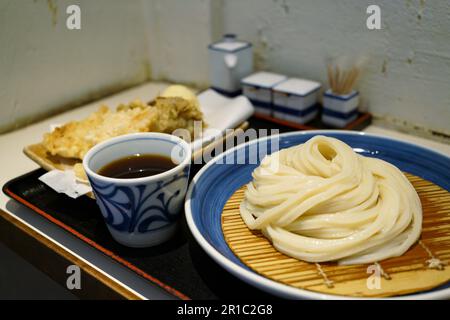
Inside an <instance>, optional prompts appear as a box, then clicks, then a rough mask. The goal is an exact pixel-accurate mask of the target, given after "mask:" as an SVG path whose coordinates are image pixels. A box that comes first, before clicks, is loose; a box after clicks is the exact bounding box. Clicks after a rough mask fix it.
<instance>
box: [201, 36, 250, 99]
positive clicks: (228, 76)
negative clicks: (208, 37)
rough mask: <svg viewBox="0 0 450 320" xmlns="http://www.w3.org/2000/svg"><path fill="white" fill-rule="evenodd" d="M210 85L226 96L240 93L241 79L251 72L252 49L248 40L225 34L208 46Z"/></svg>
mask: <svg viewBox="0 0 450 320" xmlns="http://www.w3.org/2000/svg"><path fill="white" fill-rule="evenodd" d="M208 51H209V78H210V81H211V87H212V88H213V89H215V90H216V91H218V92H219V93H222V94H225V95H227V96H237V95H239V94H241V79H242V78H243V77H246V76H248V75H249V74H251V73H252V72H253V50H252V44H251V43H250V42H246V41H241V40H237V39H236V36H235V35H234V34H226V35H224V36H223V39H222V40H221V41H219V42H216V43H212V44H210V45H209V46H208Z"/></svg>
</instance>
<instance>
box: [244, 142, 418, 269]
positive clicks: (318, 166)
mask: <svg viewBox="0 0 450 320" xmlns="http://www.w3.org/2000/svg"><path fill="white" fill-rule="evenodd" d="M240 212H241V216H242V218H243V220H244V221H245V223H246V224H247V226H248V227H249V228H250V229H256V230H261V231H262V232H263V234H264V235H265V236H266V237H267V238H269V239H270V241H271V242H272V243H273V245H274V247H275V248H276V249H277V250H279V251H281V252H283V253H285V254H287V255H289V256H291V257H294V258H297V259H300V260H305V261H309V262H324V261H338V263H339V264H359V263H371V262H375V261H380V260H383V259H386V258H390V257H396V256H400V255H402V254H403V253H405V252H406V250H408V249H409V247H410V246H411V245H412V244H414V243H415V242H416V241H417V240H418V238H419V236H420V232H421V228H422V206H421V203H420V199H419V196H418V195H417V192H416V191H415V190H414V187H413V186H412V185H411V183H410V182H409V181H408V179H407V178H406V177H405V176H404V175H403V173H402V172H401V171H400V170H399V169H397V168H396V167H395V166H393V165H391V164H389V163H387V162H385V161H383V160H380V159H375V158H368V157H364V156H361V155H359V154H357V153H355V152H354V151H353V150H352V148H350V147H349V146H348V145H347V144H345V143H343V142H342V141H340V140H337V139H334V138H329V137H324V136H315V137H314V138H312V139H310V140H309V141H307V142H306V143H304V144H301V145H298V146H294V147H291V148H288V149H283V150H281V151H279V152H276V153H273V154H272V155H270V156H267V157H265V158H264V159H263V161H262V163H261V165H260V166H259V167H258V168H256V169H255V170H254V172H253V181H251V182H250V183H249V184H248V185H247V190H246V191H245V199H244V201H243V202H242V203H241V206H240Z"/></svg>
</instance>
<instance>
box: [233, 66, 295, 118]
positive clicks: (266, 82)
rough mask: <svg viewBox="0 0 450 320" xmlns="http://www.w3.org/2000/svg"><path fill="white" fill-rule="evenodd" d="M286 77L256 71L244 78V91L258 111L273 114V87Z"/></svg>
mask: <svg viewBox="0 0 450 320" xmlns="http://www.w3.org/2000/svg"><path fill="white" fill-rule="evenodd" d="M286 79H287V77H286V76H285V75H282V74H278V73H273V72H265V71H262V72H256V73H254V74H252V75H250V76H248V77H246V78H244V79H242V81H241V83H242V91H243V94H244V95H245V96H246V97H247V98H248V99H249V100H250V101H251V102H252V104H253V106H254V107H255V111H256V112H258V113H261V114H266V115H272V104H273V94H272V88H273V87H274V86H276V85H277V84H279V83H280V82H283V81H285V80H286Z"/></svg>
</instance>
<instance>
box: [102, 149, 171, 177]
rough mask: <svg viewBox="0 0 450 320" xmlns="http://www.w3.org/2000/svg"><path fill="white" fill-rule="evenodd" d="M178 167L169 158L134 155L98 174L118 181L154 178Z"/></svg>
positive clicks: (113, 163) (114, 163) (156, 155)
mask: <svg viewBox="0 0 450 320" xmlns="http://www.w3.org/2000/svg"><path fill="white" fill-rule="evenodd" d="M175 166H176V164H175V163H173V162H172V160H171V159H170V158H169V157H166V156H162V155H159V154H133V155H130V156H128V157H125V158H121V159H118V160H114V161H113V162H111V163H108V164H107V165H105V166H103V167H102V168H100V170H98V172H97V173H98V174H100V175H102V176H105V177H109V178H117V179H133V178H143V177H149V176H154V175H155V174H159V173H162V172H165V171H168V170H170V169H172V168H174V167H175Z"/></svg>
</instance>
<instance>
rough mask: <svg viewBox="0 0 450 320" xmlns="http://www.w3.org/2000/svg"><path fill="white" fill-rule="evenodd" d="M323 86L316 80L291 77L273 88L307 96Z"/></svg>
mask: <svg viewBox="0 0 450 320" xmlns="http://www.w3.org/2000/svg"><path fill="white" fill-rule="evenodd" d="M320 87H321V84H320V83H319V82H316V81H311V80H306V79H299V78H289V79H288V80H286V81H283V82H281V83H279V84H278V85H276V86H275V87H274V88H273V89H274V90H276V91H279V92H285V93H290V94H295V95H299V96H305V95H307V94H309V93H311V92H313V91H315V90H317V89H319V88H320Z"/></svg>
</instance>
